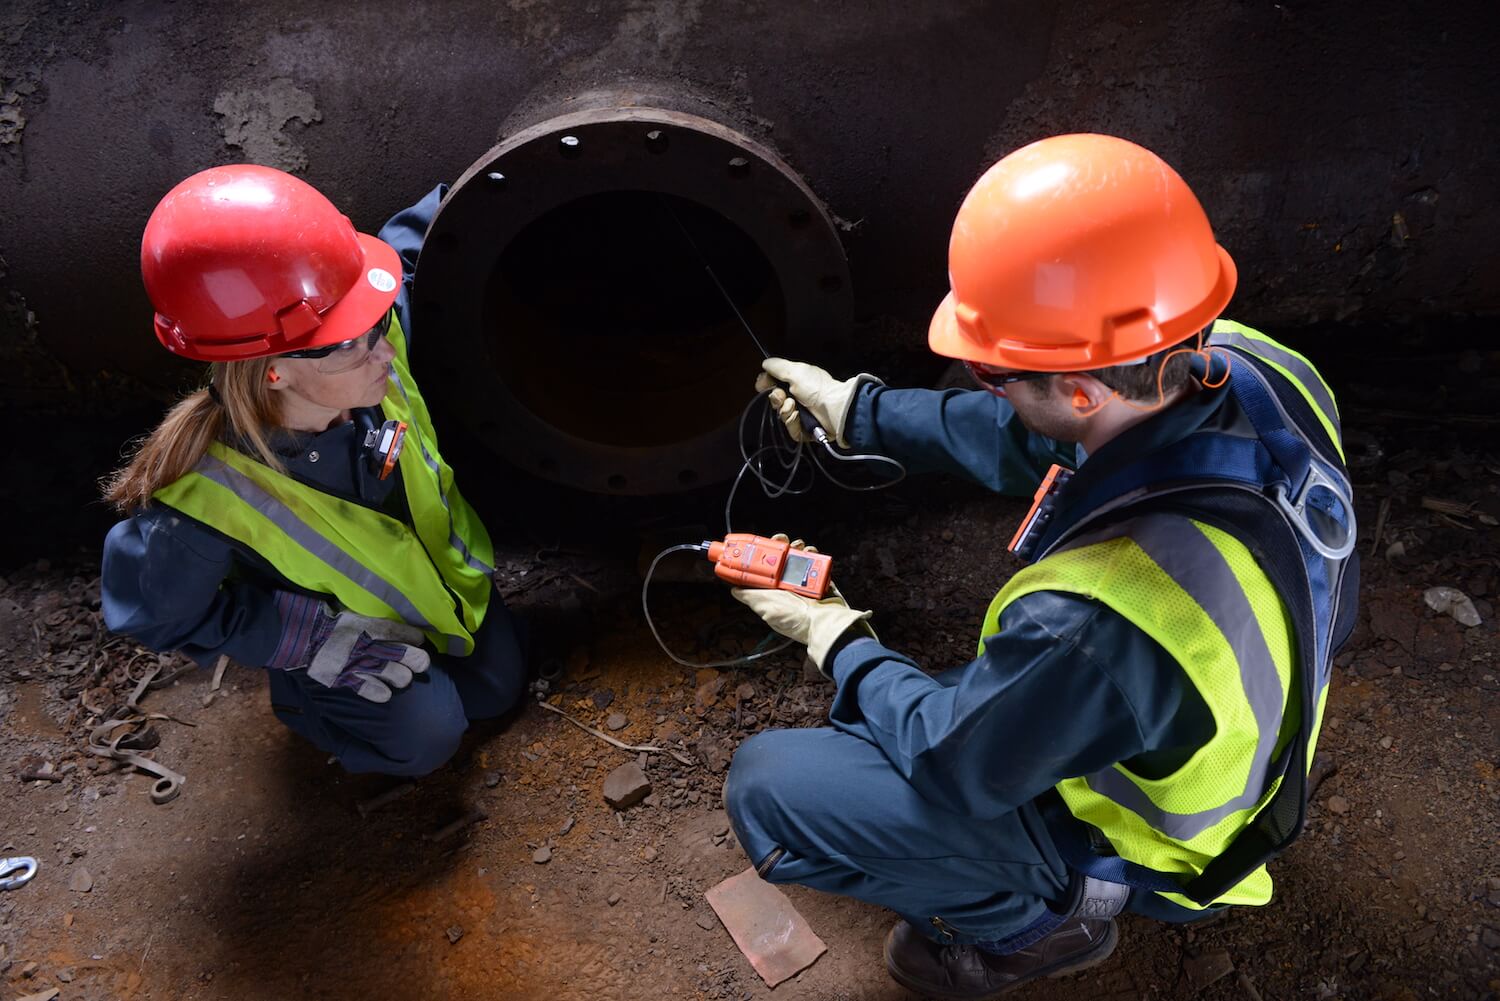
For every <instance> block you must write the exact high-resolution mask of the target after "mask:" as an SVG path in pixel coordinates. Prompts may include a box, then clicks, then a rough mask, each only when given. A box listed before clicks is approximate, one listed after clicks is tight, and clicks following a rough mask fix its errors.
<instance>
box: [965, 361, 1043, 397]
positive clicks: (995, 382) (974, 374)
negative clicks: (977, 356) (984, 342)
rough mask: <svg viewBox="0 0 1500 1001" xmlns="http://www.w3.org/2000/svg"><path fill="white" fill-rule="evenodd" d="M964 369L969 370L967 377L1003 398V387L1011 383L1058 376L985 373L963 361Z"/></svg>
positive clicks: (1028, 373) (976, 366)
mask: <svg viewBox="0 0 1500 1001" xmlns="http://www.w3.org/2000/svg"><path fill="white" fill-rule="evenodd" d="M964 367H965V368H967V369H968V370H969V375H970V377H971V378H973V380H974V381H975V382H977V383H979V384H980V385H981V386H983V387H984V388H985V389H988V390H989V391H990V392H992V393H994V394H995V395H996V396H1004V395H1005V387H1006V386H1008V385H1010V384H1011V383H1013V382H1031V381H1032V380H1034V379H1045V378H1047V377H1048V376H1049V375H1057V374H1058V373H1056V372H986V371H985V370H984V369H982V368H980V367H979V366H978V365H977V364H975V363H974V362H971V361H965V362H964Z"/></svg>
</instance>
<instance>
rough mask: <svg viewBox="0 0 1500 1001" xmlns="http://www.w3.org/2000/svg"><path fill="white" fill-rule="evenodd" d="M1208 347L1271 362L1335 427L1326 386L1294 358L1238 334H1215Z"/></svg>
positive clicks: (1335, 413) (1335, 410) (1336, 415)
mask: <svg viewBox="0 0 1500 1001" xmlns="http://www.w3.org/2000/svg"><path fill="white" fill-rule="evenodd" d="M1209 343H1210V344H1224V345H1227V346H1229V347H1232V348H1239V349H1240V350H1241V351H1244V352H1246V353H1247V354H1252V355H1255V356H1257V357H1259V358H1264V359H1265V360H1266V361H1271V362H1275V363H1276V364H1277V365H1280V366H1281V367H1282V368H1284V369H1286V370H1287V371H1288V372H1290V373H1291V374H1292V378H1294V379H1296V380H1297V381H1298V382H1300V383H1301V384H1302V385H1303V386H1304V387H1306V389H1307V391H1308V392H1309V393H1311V394H1312V398H1313V402H1315V403H1316V404H1317V405H1318V409H1319V410H1322V411H1323V416H1325V417H1327V418H1328V419H1329V420H1330V421H1332V422H1333V426H1334V427H1335V428H1337V427H1338V426H1339V408H1338V406H1337V405H1336V404H1335V403H1334V402H1333V394H1332V393H1331V392H1330V391H1329V389H1328V384H1327V383H1326V382H1324V381H1323V377H1322V376H1320V375H1319V374H1318V373H1317V372H1316V371H1315V370H1314V369H1313V367H1312V366H1311V365H1309V364H1308V363H1307V362H1305V361H1303V360H1302V359H1301V358H1298V357H1297V356H1296V355H1294V354H1292V353H1291V352H1290V351H1287V350H1286V349H1285V348H1282V347H1280V346H1278V345H1276V344H1272V343H1270V342H1268V341H1261V340H1256V339H1255V338H1254V337H1246V336H1245V335H1244V334H1242V333H1240V332H1239V331H1238V330H1215V331H1214V332H1213V335H1212V336H1211V337H1210V338H1209Z"/></svg>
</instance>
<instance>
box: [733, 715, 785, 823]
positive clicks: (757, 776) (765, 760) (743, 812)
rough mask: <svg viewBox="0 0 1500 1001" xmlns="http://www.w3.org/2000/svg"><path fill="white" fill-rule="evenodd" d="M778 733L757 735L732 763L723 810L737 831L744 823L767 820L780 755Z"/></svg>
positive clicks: (738, 752)
mask: <svg viewBox="0 0 1500 1001" xmlns="http://www.w3.org/2000/svg"><path fill="white" fill-rule="evenodd" d="M777 734H778V731H775V730H772V731H770V732H767V733H758V734H756V735H755V736H753V737H751V738H750V739H748V740H746V741H745V742H744V743H742V744H740V746H739V750H737V751H735V752H734V758H733V760H732V761H730V763H729V775H728V777H727V778H726V779H725V780H724V809H725V810H726V811H727V812H728V813H729V817H730V819H731V820H733V821H734V823H735V825H736V827H739V826H741V821H742V820H748V819H749V818H751V817H764V815H765V813H766V812H767V809H766V808H767V807H768V806H769V805H770V804H771V803H772V802H773V801H774V797H775V788H776V780H775V774H776V771H777V759H778V758H779V756H780V755H779V754H778V752H777V749H776V746H775V745H776V743H777V740H776V738H777Z"/></svg>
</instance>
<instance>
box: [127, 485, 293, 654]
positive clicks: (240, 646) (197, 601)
mask: <svg viewBox="0 0 1500 1001" xmlns="http://www.w3.org/2000/svg"><path fill="white" fill-rule="evenodd" d="M234 562H235V554H234V552H233V550H232V549H231V548H230V547H229V546H228V544H227V543H222V542H219V541H218V539H217V538H216V537H215V536H214V535H213V534H212V533H210V532H209V531H208V530H207V529H204V528H202V527H201V526H199V525H198V524H197V523H196V522H193V521H192V520H191V519H188V518H184V517H183V516H182V515H179V514H177V513H176V512H174V511H171V510H170V509H152V510H150V511H146V512H142V513H141V514H138V515H136V516H135V517H132V518H129V519H127V520H125V521H122V522H120V523H118V524H117V525H115V527H114V528H112V529H111V530H110V532H109V535H108V536H107V537H106V539H105V541H104V560H103V566H102V568H101V570H100V588H99V598H100V606H101V608H102V611H103V613H104V624H105V625H106V626H108V627H109V628H110V630H112V631H114V632H117V633H123V634H125V635H126V636H130V637H132V638H133V639H135V640H137V641H139V642H140V643H142V644H144V645H145V646H148V647H150V648H151V649H153V650H158V651H163V652H165V651H168V650H174V651H179V652H181V653H183V654H185V655H187V656H188V657H191V658H192V659H193V660H195V661H197V662H198V663H199V664H202V665H204V666H207V665H208V664H211V663H213V662H214V661H215V660H216V659H217V658H218V657H219V655H220V654H228V655H229V656H230V657H232V658H234V660H235V661H236V662H237V663H240V664H244V665H247V666H252V667H253V666H260V665H263V664H265V663H266V662H267V661H268V660H270V659H271V655H272V653H274V652H275V650H276V644H277V641H278V640H279V639H280V637H281V617H280V614H279V613H278V612H277V611H276V606H275V603H274V600H273V598H272V595H271V591H270V589H269V588H268V587H266V586H264V585H261V584H257V583H255V582H253V581H251V580H247V579H241V578H240V577H238V576H236V575H232V570H233V568H234Z"/></svg>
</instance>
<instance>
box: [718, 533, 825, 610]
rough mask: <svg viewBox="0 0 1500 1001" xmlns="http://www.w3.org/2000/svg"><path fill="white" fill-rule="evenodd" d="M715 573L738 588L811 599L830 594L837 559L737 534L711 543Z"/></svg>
mask: <svg viewBox="0 0 1500 1001" xmlns="http://www.w3.org/2000/svg"><path fill="white" fill-rule="evenodd" d="M708 558H709V559H710V560H712V561H713V564H714V573H715V574H716V575H717V576H719V577H720V578H722V579H723V580H727V581H729V583H731V584H734V585H736V586H738V587H760V588H775V589H779V590H782V591H791V592H792V593H794V594H800V595H803V596H804V597H808V598H822V597H823V596H824V595H825V594H827V593H828V582H829V579H830V577H829V574H830V571H831V568H832V565H833V560H832V558H831V557H829V556H825V555H824V554H822V553H810V552H808V551H807V550H805V549H793V548H792V547H791V544H790V543H787V542H782V541H781V540H780V539H768V538H766V537H765V536H762V535H750V534H748V533H743V532H736V533H734V534H732V535H726V536H725V537H724V541H722V542H710V543H709V544H708Z"/></svg>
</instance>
